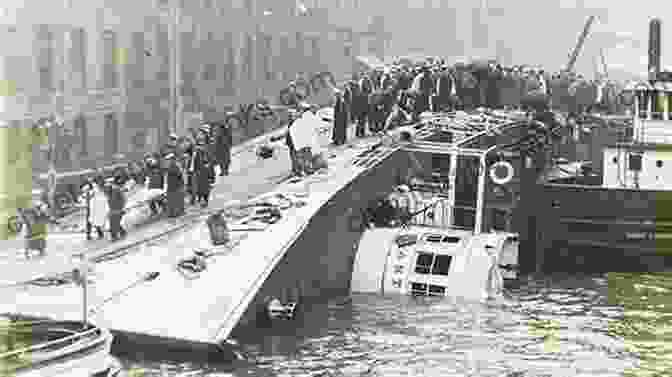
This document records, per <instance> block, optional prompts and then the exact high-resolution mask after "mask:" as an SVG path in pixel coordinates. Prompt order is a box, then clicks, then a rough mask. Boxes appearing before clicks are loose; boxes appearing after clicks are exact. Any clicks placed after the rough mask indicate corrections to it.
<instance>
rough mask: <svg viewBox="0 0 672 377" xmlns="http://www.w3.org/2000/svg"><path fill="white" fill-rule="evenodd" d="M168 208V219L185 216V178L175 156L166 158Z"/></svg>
mask: <svg viewBox="0 0 672 377" xmlns="http://www.w3.org/2000/svg"><path fill="white" fill-rule="evenodd" d="M166 161H167V164H166V165H167V166H166V207H167V211H168V217H179V216H182V215H183V214H184V176H183V175H182V169H181V168H180V166H179V163H178V162H177V159H176V156H175V154H173V153H171V154H169V155H167V156H166Z"/></svg>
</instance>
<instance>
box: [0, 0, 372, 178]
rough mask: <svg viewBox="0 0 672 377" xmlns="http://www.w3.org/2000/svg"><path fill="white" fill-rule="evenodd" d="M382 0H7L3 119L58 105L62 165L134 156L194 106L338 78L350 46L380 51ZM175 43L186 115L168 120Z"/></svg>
mask: <svg viewBox="0 0 672 377" xmlns="http://www.w3.org/2000/svg"><path fill="white" fill-rule="evenodd" d="M379 2H380V0H367V1H366V2H365V1H361V0H321V1H320V0H312V1H304V2H303V4H301V3H299V2H297V1H296V0H135V1H130V0H115V1H110V0H53V1H42V0H23V1H20V0H6V1H3V4H2V7H4V8H3V9H1V11H2V13H1V14H0V24H1V25H2V30H0V33H1V34H2V35H1V37H0V38H2V42H3V51H2V55H0V83H2V85H0V90H1V91H2V92H3V93H0V94H2V104H0V121H1V122H3V123H4V124H6V125H7V126H10V127H20V126H22V127H30V126H31V125H32V124H33V123H34V122H35V120H37V119H39V118H41V117H44V116H48V115H50V114H55V113H57V114H58V113H62V114H63V119H64V121H65V127H64V128H63V130H61V131H59V132H52V133H51V137H54V138H55V140H56V144H57V145H58V149H59V150H58V153H57V157H58V159H57V169H58V170H59V171H69V170H78V169H84V168H91V167H94V166H99V165H100V164H101V163H103V162H104V163H109V162H110V161H112V160H114V159H115V158H119V159H124V158H130V157H131V156H138V155H140V154H142V153H144V152H146V151H150V150H154V149H155V148H156V146H157V145H158V144H159V143H160V142H162V141H163V140H165V137H166V135H167V133H168V132H170V130H172V129H173V128H172V126H173V125H177V131H178V132H181V131H183V128H184V127H186V125H187V124H188V123H189V122H188V119H190V118H191V117H193V114H198V113H202V112H204V111H215V112H216V113H219V112H221V113H223V112H224V111H226V110H227V109H230V108H232V107H236V108H237V105H239V104H246V103H252V102H254V101H255V100H256V99H258V98H261V97H264V98H268V99H270V100H272V101H273V100H274V99H275V97H276V96H277V93H278V92H279V90H280V89H282V88H283V87H285V86H286V83H287V81H289V80H291V79H294V78H295V77H296V75H297V73H299V72H305V73H307V74H310V73H313V72H318V71H331V72H332V73H333V74H334V75H335V76H336V78H337V79H340V78H344V77H346V76H348V75H349V74H350V72H351V70H352V67H353V62H354V59H355V57H356V56H357V55H360V54H372V53H373V54H376V55H378V56H382V55H383V53H384V52H383V49H384V46H385V43H384V42H383V43H380V42H378V39H379V38H378V37H377V35H378V34H377V31H378V29H380V28H381V27H383V23H382V22H381V21H380V20H377V21H376V22H373V21H372V19H371V18H370V17H368V16H366V15H367V14H372V13H370V12H371V11H373V10H374V9H375V5H376V4H377V3H379ZM302 5H305V11H302V8H303V6H302ZM374 14H375V13H374ZM372 22H373V24H374V25H372ZM173 27H175V29H177V30H178V38H176V39H173V38H172V30H173ZM377 28H378V29H377ZM360 49H363V50H364V51H360ZM176 50H177V51H179V52H178V58H177V59H176V60H177V64H178V65H179V66H180V67H181V70H180V72H179V73H178V75H177V78H176V80H181V83H182V88H181V91H180V92H181V93H180V94H181V95H180V96H179V98H180V100H178V101H177V103H176V104H175V105H176V106H177V107H178V109H179V110H180V113H182V114H184V115H183V119H187V121H184V120H181V119H178V120H177V121H176V122H173V121H172V120H171V116H170V114H171V112H170V108H171V106H172V102H171V95H170V94H171V76H172V75H173V69H172V67H173V66H174V65H173V59H172V58H171V54H172V53H173V52H174V51H176ZM7 142H9V141H8V140H5V141H4V143H7ZM0 147H2V146H0ZM33 157H34V158H33V166H34V170H35V172H37V171H40V172H43V171H45V169H46V165H47V164H46V152H45V150H44V148H42V149H40V148H36V149H35V153H34V156H33Z"/></svg>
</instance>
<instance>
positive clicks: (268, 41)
mask: <svg viewBox="0 0 672 377" xmlns="http://www.w3.org/2000/svg"><path fill="white" fill-rule="evenodd" d="M272 56H273V37H272V36H270V35H268V34H267V35H264V63H263V65H264V76H265V77H266V80H273V70H272V67H271V58H272Z"/></svg>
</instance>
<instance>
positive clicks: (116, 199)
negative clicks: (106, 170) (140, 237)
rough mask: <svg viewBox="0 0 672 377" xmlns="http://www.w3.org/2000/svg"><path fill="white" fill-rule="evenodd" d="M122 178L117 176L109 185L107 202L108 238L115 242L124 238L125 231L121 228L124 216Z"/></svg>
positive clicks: (124, 205)
mask: <svg viewBox="0 0 672 377" xmlns="http://www.w3.org/2000/svg"><path fill="white" fill-rule="evenodd" d="M122 181H123V177H120V176H117V177H115V178H114V180H113V181H112V183H111V185H110V189H109V194H108V201H109V207H110V237H111V239H112V241H116V240H118V239H120V238H123V237H125V236H126V230H125V229H124V228H123V227H122V226H121V219H122V218H123V216H124V208H125V207H126V197H125V195H124V190H123V188H122Z"/></svg>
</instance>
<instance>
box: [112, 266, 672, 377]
mask: <svg viewBox="0 0 672 377" xmlns="http://www.w3.org/2000/svg"><path fill="white" fill-rule="evenodd" d="M670 289H672V274H648V275H642V274H608V275H599V276H564V277H561V276H555V277H552V278H545V279H543V280H542V279H536V280H535V279H530V280H527V281H525V282H522V283H521V284H520V286H519V287H516V288H511V289H509V290H508V291H507V297H505V298H504V299H502V300H499V301H498V302H490V303H487V304H474V303H466V302H459V301H455V300H450V299H436V298H431V299H430V298H413V297H398V296H397V297H380V296H374V295H353V296H352V297H346V298H340V299H336V300H332V301H331V302H329V303H326V304H322V305H315V306H312V307H310V308H309V309H308V310H307V312H306V313H305V315H304V318H303V320H301V321H300V322H287V323H285V324H283V325H281V326H278V327H276V328H273V329H269V330H266V331H264V332H263V333H261V332H260V333H256V334H246V335H245V336H244V338H241V339H239V341H240V349H241V352H242V353H243V354H244V355H245V356H246V360H245V361H241V362H237V363H236V364H233V365H212V364H211V365H198V364H190V363H176V362H170V361H161V362H158V361H148V360H146V359H145V360H143V358H142V357H141V356H137V355H136V356H121V359H122V360H121V361H122V363H123V364H124V366H125V368H126V373H127V374H128V375H131V376H147V377H149V376H207V377H215V376H278V377H280V376H306V377H307V376H325V377H326V376H372V377H373V376H385V377H394V376H446V377H448V376H484V377H485V376H497V377H504V376H507V377H523V376H530V377H531V376H539V377H541V376H567V377H577V376H622V375H625V376H672V339H671V337H670V333H671V332H672V320H671V319H672V311H671V310H670V308H672V300H671V299H670V294H669V290H670ZM132 353H133V352H129V354H132Z"/></svg>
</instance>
